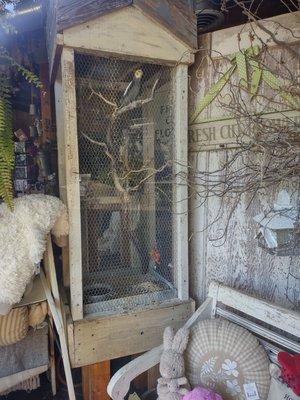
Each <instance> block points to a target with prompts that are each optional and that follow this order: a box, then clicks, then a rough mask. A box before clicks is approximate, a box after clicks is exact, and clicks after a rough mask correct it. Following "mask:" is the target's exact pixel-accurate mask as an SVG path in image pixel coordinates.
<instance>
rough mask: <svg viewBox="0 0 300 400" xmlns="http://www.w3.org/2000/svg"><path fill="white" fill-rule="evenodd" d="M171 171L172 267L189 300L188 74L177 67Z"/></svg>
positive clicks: (181, 292) (181, 293) (182, 296)
mask: <svg viewBox="0 0 300 400" xmlns="http://www.w3.org/2000/svg"><path fill="white" fill-rule="evenodd" d="M174 103H175V108H174V167H173V174H174V176H175V179H174V181H175V185H174V192H173V238H174V240H173V264H174V266H175V268H176V286H177V290H178V297H179V299H181V300H187V299H188V298H189V285H188V271H189V261H188V188H187V184H186V179H185V177H184V175H185V174H187V172H188V171H187V159H188V135H187V131H188V116H187V115H188V113H187V109H188V71H187V66H185V65H182V64H179V65H178V66H177V67H176V69H175V74H174Z"/></svg>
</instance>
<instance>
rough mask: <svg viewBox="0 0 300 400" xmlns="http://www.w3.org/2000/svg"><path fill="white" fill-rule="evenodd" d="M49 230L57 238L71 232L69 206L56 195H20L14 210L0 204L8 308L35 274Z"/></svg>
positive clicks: (1, 294)
mask: <svg viewBox="0 0 300 400" xmlns="http://www.w3.org/2000/svg"><path fill="white" fill-rule="evenodd" d="M50 231H51V233H52V234H53V235H54V236H55V237H56V238H58V239H59V238H61V237H63V236H66V235H68V232H69V224H68V214H67V209H66V207H65V205H64V204H63V203H62V202H61V200H59V199H58V198H57V197H53V196H47V195H42V194H32V195H26V196H23V197H19V198H17V199H15V200H14V210H13V212H11V211H10V210H9V209H8V208H7V206H6V205H5V204H4V203H2V204H0V305H1V303H2V306H3V309H5V307H4V306H5V305H7V308H8V309H7V312H8V311H9V309H10V306H12V305H13V304H15V303H18V302H19V301H20V300H21V298H22V296H23V294H24V291H25V288H26V285H27V284H28V283H29V282H30V280H31V278H32V277H33V275H34V274H35V271H36V264H37V263H39V262H40V260H41V259H42V257H43V253H44V251H45V247H46V235H47V234H48V233H49V232H50ZM0 313H1V312H0ZM2 313H4V312H2Z"/></svg>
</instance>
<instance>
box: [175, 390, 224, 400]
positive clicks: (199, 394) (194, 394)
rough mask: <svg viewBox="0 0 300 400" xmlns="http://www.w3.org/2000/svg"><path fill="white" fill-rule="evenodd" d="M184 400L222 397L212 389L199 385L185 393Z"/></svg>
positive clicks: (219, 398) (218, 399)
mask: <svg viewBox="0 0 300 400" xmlns="http://www.w3.org/2000/svg"><path fill="white" fill-rule="evenodd" d="M182 400H222V397H221V396H220V395H219V394H217V393H215V392H213V391H212V390H210V389H204V388H201V387H197V388H195V389H193V390H191V391H190V392H188V393H187V394H186V395H184V396H183V399H182Z"/></svg>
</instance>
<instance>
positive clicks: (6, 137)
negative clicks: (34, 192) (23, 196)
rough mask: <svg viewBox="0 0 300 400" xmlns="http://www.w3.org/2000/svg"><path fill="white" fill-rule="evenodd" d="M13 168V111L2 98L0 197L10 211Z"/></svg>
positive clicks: (0, 109)
mask: <svg viewBox="0 0 300 400" xmlns="http://www.w3.org/2000/svg"><path fill="white" fill-rule="evenodd" d="M1 89H2V87H1ZM13 168H14V149H13V140H12V109H11V104H10V101H9V100H8V99H6V98H0V197H1V198H2V199H3V200H4V201H5V203H6V204H7V205H8V207H9V208H10V209H13V188H12V171H13Z"/></svg>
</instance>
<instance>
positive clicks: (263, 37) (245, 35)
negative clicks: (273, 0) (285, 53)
mask: <svg viewBox="0 0 300 400" xmlns="http://www.w3.org/2000/svg"><path fill="white" fill-rule="evenodd" d="M299 18H300V11H296V12H293V13H287V14H282V15H277V16H276V17H272V18H267V19H265V20H263V21H260V23H262V24H263V25H264V27H265V28H267V29H268V30H269V31H271V32H274V33H275V37H276V40H277V41H283V42H286V43H290V44H291V43H296V42H299V36H300V24H299ZM286 28H288V29H286ZM253 30H254V31H255V37H253ZM250 33H252V34H251V35H250ZM211 37H212V44H211V48H212V50H213V51H212V57H220V55H222V56H226V55H229V54H233V53H236V52H237V51H239V50H241V49H247V48H248V47H250V46H254V45H258V46H260V47H261V46H262V42H266V41H267V42H268V46H273V45H275V46H277V44H276V43H274V41H273V40H272V39H271V38H270V35H269V34H268V33H267V32H265V31H263V30H262V29H261V28H260V27H258V26H257V25H256V24H255V22H251V23H248V24H244V25H240V26H235V27H233V28H227V29H221V30H219V31H216V32H213V33H212V35H211ZM201 39H202V38H201Z"/></svg>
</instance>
